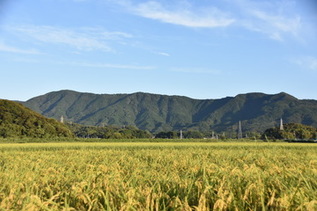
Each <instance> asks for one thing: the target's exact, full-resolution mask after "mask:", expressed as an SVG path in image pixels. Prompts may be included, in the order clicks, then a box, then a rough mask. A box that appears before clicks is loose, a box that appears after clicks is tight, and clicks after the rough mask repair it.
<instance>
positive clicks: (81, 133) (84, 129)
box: [67, 123, 152, 139]
mask: <svg viewBox="0 0 317 211" xmlns="http://www.w3.org/2000/svg"><path fill="white" fill-rule="evenodd" d="M67 126H68V127H69V128H70V130H71V131H73V133H74V134H75V135H76V136H77V137H79V138H102V139H133V138H151V137H152V135H151V133H149V132H147V131H143V130H139V129H137V128H135V127H132V126H127V127H123V128H120V127H114V126H103V127H98V126H85V125H80V124H75V123H67Z"/></svg>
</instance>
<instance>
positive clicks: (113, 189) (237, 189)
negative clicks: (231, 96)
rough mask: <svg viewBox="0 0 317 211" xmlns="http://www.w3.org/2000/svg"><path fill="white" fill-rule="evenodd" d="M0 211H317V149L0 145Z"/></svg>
mask: <svg viewBox="0 0 317 211" xmlns="http://www.w3.org/2000/svg"><path fill="white" fill-rule="evenodd" d="M0 210H317V145H316V144H290V143H202V142H195V143H177V142H172V143H150V142H142V143H141V142H135V143H129V142H127V143H124V142H122V143H120V142H117V143H115V142H112V143H23V144H0Z"/></svg>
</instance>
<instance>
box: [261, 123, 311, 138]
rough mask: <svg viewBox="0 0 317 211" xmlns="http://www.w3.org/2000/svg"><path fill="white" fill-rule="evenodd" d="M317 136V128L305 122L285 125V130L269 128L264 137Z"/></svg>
mask: <svg viewBox="0 0 317 211" xmlns="http://www.w3.org/2000/svg"><path fill="white" fill-rule="evenodd" d="M316 136H317V128H314V127H311V126H307V125H303V124H295V123H289V124H285V125H284V130H280V128H279V127H274V128H270V129H267V130H266V131H265V132H264V133H263V135H262V139H287V140H296V139H301V140H309V139H316V138H317V137H316Z"/></svg>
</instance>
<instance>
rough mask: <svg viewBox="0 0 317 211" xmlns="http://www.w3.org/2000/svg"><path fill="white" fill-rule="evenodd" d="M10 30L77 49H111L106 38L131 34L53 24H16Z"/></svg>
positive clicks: (110, 38) (123, 36)
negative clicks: (67, 27) (68, 27)
mask: <svg viewBox="0 0 317 211" xmlns="http://www.w3.org/2000/svg"><path fill="white" fill-rule="evenodd" d="M10 29H11V30H13V31H15V32H19V33H22V34H25V35H27V36H29V37H31V38H33V39H35V40H37V41H41V42H45V43H53V44H63V45H67V46H70V47H73V48H76V49H78V50H101V51H113V49H112V48H111V47H109V46H108V44H107V43H106V41H107V40H113V39H121V38H129V37H132V35H129V34H127V33H123V32H108V31H104V30H102V29H100V28H80V29H66V28H61V27H53V26H35V25H27V26H17V27H10Z"/></svg>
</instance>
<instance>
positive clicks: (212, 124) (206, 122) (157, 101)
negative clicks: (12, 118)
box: [23, 90, 317, 133]
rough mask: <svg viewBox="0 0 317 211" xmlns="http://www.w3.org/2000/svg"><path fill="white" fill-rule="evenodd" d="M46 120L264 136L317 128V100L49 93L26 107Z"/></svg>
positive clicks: (257, 95)
mask: <svg viewBox="0 0 317 211" xmlns="http://www.w3.org/2000/svg"><path fill="white" fill-rule="evenodd" d="M23 104H24V105H25V106H27V107H29V108H31V109H32V110H34V111H36V112H39V113H41V114H43V115H44V116H47V117H51V118H55V119H59V118H60V117H61V116H64V117H65V119H66V120H67V121H70V122H74V123H79V124H84V125H94V126H105V125H114V126H135V127H137V128H139V129H142V130H148V131H151V132H153V133H157V132H160V131H178V130H184V131H185V130H198V131H211V130H212V131H216V132H221V131H237V129H238V122H239V121H241V123H242V130H243V131H255V132H264V131H265V130H266V129H267V128H271V127H274V126H276V125H277V124H278V121H279V119H280V118H283V119H284V122H285V123H290V122H294V123H302V124H306V125H311V126H315V127H317V101H316V100H298V99H297V98H295V97H293V96H291V95H289V94H286V93H279V94H276V95H268V94H263V93H249V94H240V95H237V96H236V97H226V98H222V99H215V100H213V99H207V100H196V99H191V98H188V97H183V96H167V95H157V94H148V93H133V94H115V95H109V94H91V93H80V92H75V91H70V90H62V91H57V92H51V93H48V94H45V95H42V96H38V97H35V98H32V99H30V100H28V101H27V102H24V103H23Z"/></svg>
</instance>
